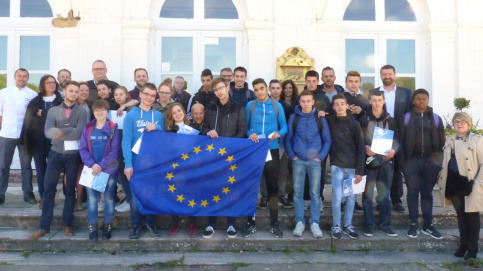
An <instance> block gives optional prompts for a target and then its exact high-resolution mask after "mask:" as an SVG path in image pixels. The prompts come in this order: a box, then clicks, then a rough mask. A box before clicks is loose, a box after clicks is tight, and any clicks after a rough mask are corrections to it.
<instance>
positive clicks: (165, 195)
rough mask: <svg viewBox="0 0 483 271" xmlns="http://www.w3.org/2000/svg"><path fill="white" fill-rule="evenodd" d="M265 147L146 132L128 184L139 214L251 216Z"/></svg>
mask: <svg viewBox="0 0 483 271" xmlns="http://www.w3.org/2000/svg"><path fill="white" fill-rule="evenodd" d="M269 148H270V143H269V141H268V140H266V139H263V140H260V142H259V143H254V142H252V141H251V140H250V139H248V138H228V137H219V138H215V139H212V138H210V137H208V136H194V135H183V134H177V133H169V132H161V131H152V132H145V133H144V134H143V139H142V143H141V148H140V150H139V155H138V157H137V159H136V163H135V165H134V174H133V177H132V179H131V181H130V184H131V189H132V191H133V194H134V197H135V199H136V202H137V204H138V208H139V211H140V212H141V213H144V214H170V215H187V216H233V217H241V216H252V215H253V214H254V213H255V209H256V204H257V195H258V189H259V187H260V178H261V176H262V171H263V166H264V165H265V159H266V157H267V153H268V150H269Z"/></svg>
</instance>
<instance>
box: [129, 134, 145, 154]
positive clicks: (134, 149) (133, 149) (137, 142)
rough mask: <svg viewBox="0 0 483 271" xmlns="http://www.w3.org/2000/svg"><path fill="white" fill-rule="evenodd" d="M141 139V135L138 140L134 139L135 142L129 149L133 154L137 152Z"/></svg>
mask: <svg viewBox="0 0 483 271" xmlns="http://www.w3.org/2000/svg"><path fill="white" fill-rule="evenodd" d="M142 139H143V136H142V135H141V136H140V137H139V139H138V141H136V144H134V146H133V147H132V149H131V151H132V152H134V153H135V154H138V153H139V149H140V148H141V141H142Z"/></svg>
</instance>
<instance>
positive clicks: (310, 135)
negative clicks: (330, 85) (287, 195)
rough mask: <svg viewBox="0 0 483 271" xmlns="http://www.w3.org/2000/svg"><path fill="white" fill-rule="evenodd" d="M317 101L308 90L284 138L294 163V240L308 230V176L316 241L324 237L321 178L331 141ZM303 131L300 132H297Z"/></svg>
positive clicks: (312, 228) (304, 92)
mask: <svg viewBox="0 0 483 271" xmlns="http://www.w3.org/2000/svg"><path fill="white" fill-rule="evenodd" d="M314 105H315V100H314V97H313V96H312V93H310V92H309V91H308V90H304V91H303V92H302V93H300V105H297V106H295V114H292V115H291V116H290V119H289V121H288V133H287V135H286V136H285V138H284V143H285V150H286V152H287V155H288V157H289V158H290V160H292V168H293V188H294V204H295V222H296V223H297V225H296V226H295V230H294V231H293V235H294V236H302V233H303V232H304V230H305V218H304V214H305V211H304V186H305V174H308V175H309V183H310V198H311V200H310V220H309V223H310V230H311V231H312V234H313V236H314V237H315V238H321V237H322V236H323V234H322V231H321V230H320V226H319V222H320V211H319V210H320V208H321V198H320V177H321V173H322V166H321V163H322V161H324V160H325V158H326V157H327V155H328V154H329V150H330V147H331V145H332V140H331V137H330V131H329V125H328V124H327V120H326V119H325V117H320V118H319V116H318V112H316V111H315V108H314ZM299 127H300V128H301V129H297V128H299Z"/></svg>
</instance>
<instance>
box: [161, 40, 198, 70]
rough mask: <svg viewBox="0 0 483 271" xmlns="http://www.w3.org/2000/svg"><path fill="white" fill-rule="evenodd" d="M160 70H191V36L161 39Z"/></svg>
mask: <svg viewBox="0 0 483 271" xmlns="http://www.w3.org/2000/svg"><path fill="white" fill-rule="evenodd" d="M161 71H162V72H179V71H183V72H192V71H193V38H176V37H175V38H168V37H164V38H163V39H162V48H161Z"/></svg>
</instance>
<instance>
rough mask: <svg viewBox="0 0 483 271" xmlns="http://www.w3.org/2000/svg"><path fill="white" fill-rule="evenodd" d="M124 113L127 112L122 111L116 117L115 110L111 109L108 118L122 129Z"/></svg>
mask: <svg viewBox="0 0 483 271" xmlns="http://www.w3.org/2000/svg"><path fill="white" fill-rule="evenodd" d="M126 114H127V112H126V111H122V116H120V117H118V116H117V110H111V114H110V119H111V120H112V122H114V123H115V124H117V128H118V129H119V130H122V128H123V127H124V125H123V124H124V118H125V117H126Z"/></svg>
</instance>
